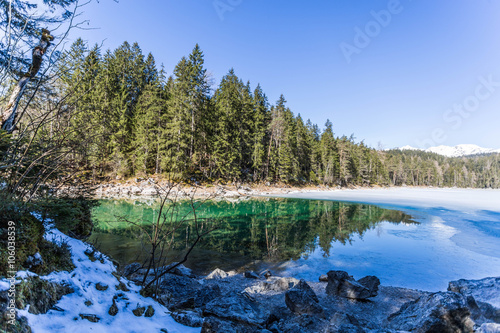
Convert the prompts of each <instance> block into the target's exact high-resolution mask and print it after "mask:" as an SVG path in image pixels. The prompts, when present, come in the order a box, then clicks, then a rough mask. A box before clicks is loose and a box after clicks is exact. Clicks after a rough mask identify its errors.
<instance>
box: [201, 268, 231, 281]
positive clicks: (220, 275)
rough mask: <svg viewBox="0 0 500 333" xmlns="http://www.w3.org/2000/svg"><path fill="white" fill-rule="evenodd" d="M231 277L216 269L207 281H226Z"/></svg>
mask: <svg viewBox="0 0 500 333" xmlns="http://www.w3.org/2000/svg"><path fill="white" fill-rule="evenodd" d="M228 276H229V274H228V273H226V272H224V271H223V270H222V269H220V268H216V269H214V270H213V271H212V272H211V273H210V274H208V275H207V277H206V278H205V279H207V280H210V279H224V278H227V277H228Z"/></svg>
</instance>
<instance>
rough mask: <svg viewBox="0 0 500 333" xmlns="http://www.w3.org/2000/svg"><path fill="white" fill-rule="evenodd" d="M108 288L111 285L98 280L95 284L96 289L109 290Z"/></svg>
mask: <svg viewBox="0 0 500 333" xmlns="http://www.w3.org/2000/svg"><path fill="white" fill-rule="evenodd" d="M108 288H109V286H107V285H105V284H102V283H101V282H98V283H96V285H95V289H97V290H99V291H106V290H108Z"/></svg>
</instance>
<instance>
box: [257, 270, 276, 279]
mask: <svg viewBox="0 0 500 333" xmlns="http://www.w3.org/2000/svg"><path fill="white" fill-rule="evenodd" d="M260 275H262V276H264V277H265V278H266V279H269V278H270V277H271V276H273V273H271V271H270V270H268V269H266V270H265V271H264V272H262V273H260Z"/></svg>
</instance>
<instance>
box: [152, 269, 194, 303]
mask: <svg viewBox="0 0 500 333" xmlns="http://www.w3.org/2000/svg"><path fill="white" fill-rule="evenodd" d="M201 288H202V285H201V283H199V282H198V281H196V280H195V279H191V278H188V277H186V276H178V275H173V274H165V275H164V276H163V278H162V279H161V281H160V283H159V286H158V299H159V300H160V302H161V303H162V304H164V305H166V306H167V307H169V308H171V309H177V308H185V307H186V306H192V304H193V302H194V298H195V296H196V293H197V292H198V290H200V289H201Z"/></svg>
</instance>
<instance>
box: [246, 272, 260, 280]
mask: <svg viewBox="0 0 500 333" xmlns="http://www.w3.org/2000/svg"><path fill="white" fill-rule="evenodd" d="M245 277H246V278H248V279H258V278H259V276H258V275H257V274H256V273H255V272H253V271H247V272H245Z"/></svg>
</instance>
